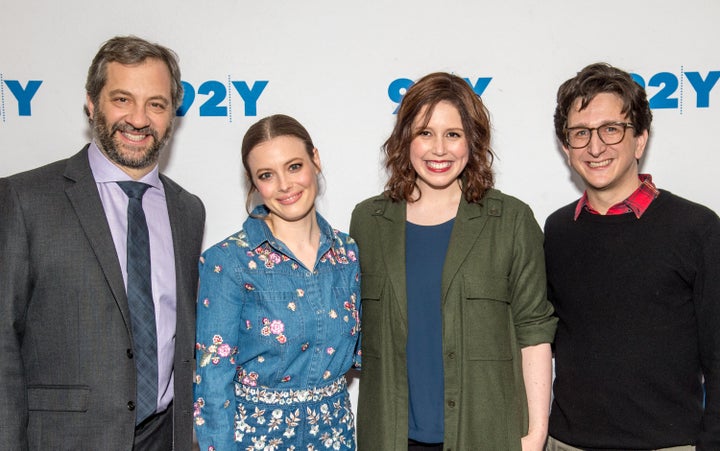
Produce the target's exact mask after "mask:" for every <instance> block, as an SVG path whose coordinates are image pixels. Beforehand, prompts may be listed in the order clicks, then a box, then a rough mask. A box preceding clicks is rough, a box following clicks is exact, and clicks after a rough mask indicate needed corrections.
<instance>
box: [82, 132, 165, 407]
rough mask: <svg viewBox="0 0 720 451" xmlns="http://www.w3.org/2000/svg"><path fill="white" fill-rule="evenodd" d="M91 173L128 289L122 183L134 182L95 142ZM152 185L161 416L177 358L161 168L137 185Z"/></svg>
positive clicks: (148, 195)
mask: <svg viewBox="0 0 720 451" xmlns="http://www.w3.org/2000/svg"><path fill="white" fill-rule="evenodd" d="M88 157H89V160H90V169H91V170H92V173H93V177H94V178H95V183H96V184H97V188H98V192H99V193H100V200H101V201H102V204H103V208H104V209H105V216H106V217H107V221H108V225H109V226H110V232H111V233H112V238H113V242H114V243H115V250H116V251H117V255H118V259H119V260H120V268H121V269H122V275H123V280H124V281H125V286H126V287H127V206H128V198H127V195H126V194H125V192H124V191H123V190H122V188H120V186H119V185H118V184H117V183H115V182H119V181H126V180H132V178H131V177H130V176H129V175H127V174H126V173H124V172H123V171H122V170H120V168H118V167H117V166H115V165H114V164H113V163H112V162H111V161H110V160H109V159H108V158H107V157H106V156H105V154H103V153H102V152H101V151H100V149H99V148H98V147H97V145H96V144H95V142H94V141H93V142H92V143H91V144H90V148H89V149H88ZM137 181H139V182H143V183H147V184H148V185H150V186H151V188H149V189H148V190H147V191H146V192H145V195H144V196H143V210H144V211H145V217H146V219H147V223H148V230H149V232H150V260H151V262H152V274H151V279H152V293H153V302H154V304H155V323H156V324H157V340H158V345H157V350H158V412H162V411H163V410H165V409H166V408H167V407H168V405H169V404H170V402H171V401H172V400H173V356H174V355H175V318H176V310H175V307H176V303H177V297H176V286H175V252H174V251H173V242H172V230H171V229H170V217H169V215H168V209H167V202H166V200H165V188H164V187H163V184H162V182H161V181H160V176H159V170H158V167H157V166H155V168H153V170H152V171H150V173H149V174H147V175H146V176H145V177H143V178H141V179H140V180H137Z"/></svg>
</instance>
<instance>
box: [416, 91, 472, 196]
mask: <svg viewBox="0 0 720 451" xmlns="http://www.w3.org/2000/svg"><path fill="white" fill-rule="evenodd" d="M426 113H427V106H426V107H424V108H423V109H422V110H420V113H419V114H418V115H417V116H416V117H415V120H414V122H413V130H414V135H415V137H414V138H413V140H412V141H411V142H410V163H411V164H412V166H413V169H415V172H416V173H417V185H418V188H419V189H420V192H421V193H423V192H426V190H445V189H451V190H455V189H460V187H459V185H458V184H457V183H456V181H457V179H458V177H460V174H461V173H462V171H463V169H465V165H467V162H468V155H469V153H470V150H469V148H468V143H467V139H466V137H465V130H464V129H463V124H462V119H461V118H460V113H459V112H458V110H457V108H455V106H454V105H453V104H451V103H450V102H446V101H441V102H439V103H438V104H437V105H435V108H434V109H433V112H432V115H431V116H430V121H429V122H428V123H427V125H426V126H424V127H423V123H424V121H425V117H426Z"/></svg>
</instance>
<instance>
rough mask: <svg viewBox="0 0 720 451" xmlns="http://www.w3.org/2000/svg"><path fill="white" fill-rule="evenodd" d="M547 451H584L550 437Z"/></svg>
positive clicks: (684, 450)
mask: <svg viewBox="0 0 720 451" xmlns="http://www.w3.org/2000/svg"><path fill="white" fill-rule="evenodd" d="M545 451H583V450H582V449H581V448H575V447H574V446H570V445H568V444H567V443H563V442H561V441H560V440H556V439H554V438H552V437H548V440H547V444H546V445H545ZM655 451H695V447H694V446H692V445H685V446H673V447H670V448H658V449H656V450H655Z"/></svg>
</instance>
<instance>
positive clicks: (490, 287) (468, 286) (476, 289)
mask: <svg viewBox="0 0 720 451" xmlns="http://www.w3.org/2000/svg"><path fill="white" fill-rule="evenodd" d="M465 297H466V298H467V299H486V300H487V299H489V300H493V301H500V302H505V303H508V304H509V303H510V295H509V293H508V283H507V280H506V279H500V278H490V277H485V278H483V281H482V282H478V281H477V279H475V278H473V279H470V278H466V279H465Z"/></svg>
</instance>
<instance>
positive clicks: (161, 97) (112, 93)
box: [108, 89, 170, 104]
mask: <svg viewBox="0 0 720 451" xmlns="http://www.w3.org/2000/svg"><path fill="white" fill-rule="evenodd" d="M118 94H121V95H124V96H126V97H132V98H133V99H134V98H135V95H133V93H131V92H130V91H126V90H124V89H113V90H112V91H110V92H108V95H109V96H111V97H112V96H115V95H118ZM148 100H162V101H163V102H165V103H167V104H169V103H170V99H168V98H167V97H165V96H164V95H160V94H158V95H154V96H151V97H150V98H148Z"/></svg>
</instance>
